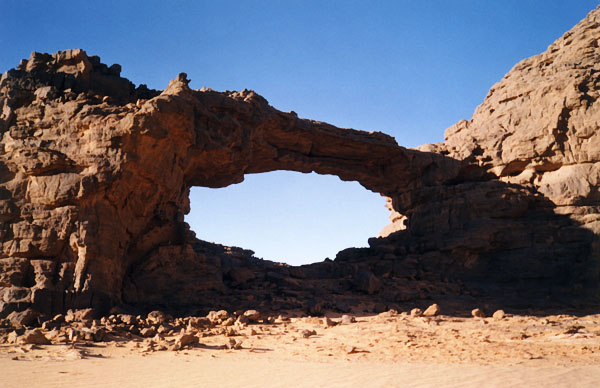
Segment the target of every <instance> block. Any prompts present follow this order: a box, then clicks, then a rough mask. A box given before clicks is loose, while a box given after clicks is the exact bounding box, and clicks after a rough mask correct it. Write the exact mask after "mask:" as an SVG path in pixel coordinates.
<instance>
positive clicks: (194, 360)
mask: <svg viewBox="0 0 600 388" xmlns="http://www.w3.org/2000/svg"><path fill="white" fill-rule="evenodd" d="M333 320H334V322H339V321H340V319H339V318H334V319H333ZM312 330H314V331H315V332H316V334H314V335H308V333H309V332H311V331H312ZM222 331H223V330H219V329H218V328H216V329H212V330H211V331H207V332H205V333H204V334H202V333H199V334H198V335H199V336H201V338H200V344H199V345H196V346H194V347H191V348H186V349H182V350H179V351H157V350H156V347H154V346H152V345H150V342H151V341H150V340H149V339H142V338H138V337H135V336H133V337H131V338H130V339H114V340H111V341H108V342H101V343H93V342H91V343H74V344H55V345H46V346H32V345H14V344H4V345H2V346H1V347H0V376H1V380H0V386H1V387H30V386H31V387H72V388H75V387H145V388H147V387H599V386H600V315H588V316H584V317H576V316H568V315H556V316H545V317H534V316H508V317H505V318H504V319H501V320H496V319H493V318H463V317H450V316H438V317H411V316H410V315H408V314H395V313H393V312H390V313H383V314H379V315H375V316H364V317H357V318H356V322H355V323H350V324H346V325H342V324H338V325H336V326H333V327H328V326H327V325H326V323H325V321H324V320H323V319H322V318H314V317H303V318H292V319H291V320H289V321H288V320H285V319H283V320H281V319H280V320H277V321H275V322H274V323H270V324H266V323H265V324H253V325H248V326H246V327H244V328H240V329H239V330H237V331H236V333H235V335H234V336H230V337H228V336H226V335H225V334H220V333H221V332H222ZM230 334H231V333H230ZM231 339H234V340H235V341H236V342H238V343H239V342H241V343H242V346H241V349H238V350H233V349H223V348H224V347H225V346H224V345H225V344H227V343H229V341H230V340H231ZM166 340H168V338H166Z"/></svg>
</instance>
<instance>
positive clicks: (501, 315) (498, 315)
mask: <svg viewBox="0 0 600 388" xmlns="http://www.w3.org/2000/svg"><path fill="white" fill-rule="evenodd" d="M505 315H506V314H505V313H504V310H498V311H496V312H495V313H494V315H492V318H494V319H497V320H501V319H504V316H505Z"/></svg>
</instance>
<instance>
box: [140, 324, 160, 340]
mask: <svg viewBox="0 0 600 388" xmlns="http://www.w3.org/2000/svg"><path fill="white" fill-rule="evenodd" d="M140 335H141V336H142V337H146V338H149V337H154V336H155V335H156V330H155V329H154V327H153V326H150V327H146V328H143V329H141V330H140Z"/></svg>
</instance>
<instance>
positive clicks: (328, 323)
mask: <svg viewBox="0 0 600 388" xmlns="http://www.w3.org/2000/svg"><path fill="white" fill-rule="evenodd" d="M335 325H336V322H334V321H333V320H332V319H331V318H329V317H325V327H333V326H335Z"/></svg>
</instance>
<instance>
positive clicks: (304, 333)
mask: <svg viewBox="0 0 600 388" xmlns="http://www.w3.org/2000/svg"><path fill="white" fill-rule="evenodd" d="M313 335H317V332H316V331H315V330H302V338H309V337H311V336H313Z"/></svg>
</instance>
